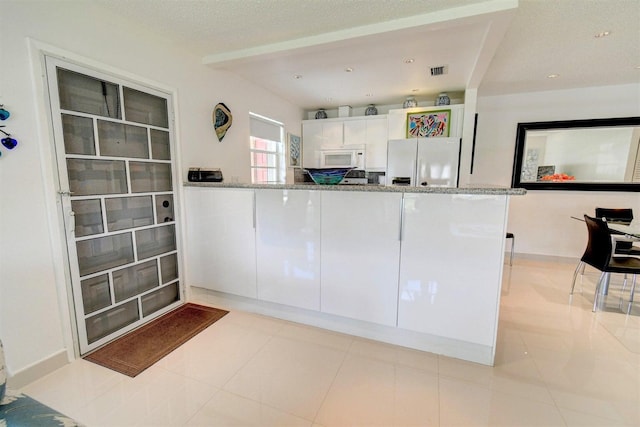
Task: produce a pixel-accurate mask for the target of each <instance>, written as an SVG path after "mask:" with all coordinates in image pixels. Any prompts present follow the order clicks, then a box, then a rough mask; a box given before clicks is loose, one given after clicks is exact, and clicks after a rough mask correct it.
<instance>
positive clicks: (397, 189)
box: [183, 181, 527, 196]
mask: <svg viewBox="0 0 640 427" xmlns="http://www.w3.org/2000/svg"><path fill="white" fill-rule="evenodd" d="M183 185H184V186H185V187H207V188H242V189H258V190H320V191H366V192H380V193H433V194H479V195H483V194H486V195H508V196H522V195H524V194H526V193H527V190H525V189H524V188H508V187H495V186H474V187H461V188H449V187H408V186H386V185H361V184H339V185H318V184H312V183H309V184H306V183H297V184H243V183H237V182H235V183H226V182H188V181H187V182H184V183H183Z"/></svg>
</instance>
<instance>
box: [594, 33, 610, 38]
mask: <svg viewBox="0 0 640 427" xmlns="http://www.w3.org/2000/svg"><path fill="white" fill-rule="evenodd" d="M610 34H611V31H600V32H599V33H597V34H596V35H595V36H594V37H595V38H597V39H601V38H603V37H607V36H608V35H610Z"/></svg>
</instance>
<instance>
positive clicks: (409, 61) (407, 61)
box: [404, 58, 416, 64]
mask: <svg viewBox="0 0 640 427" xmlns="http://www.w3.org/2000/svg"><path fill="white" fill-rule="evenodd" d="M415 61H416V60H415V59H413V58H407V59H405V60H404V63H405V64H413V63H414V62H415Z"/></svg>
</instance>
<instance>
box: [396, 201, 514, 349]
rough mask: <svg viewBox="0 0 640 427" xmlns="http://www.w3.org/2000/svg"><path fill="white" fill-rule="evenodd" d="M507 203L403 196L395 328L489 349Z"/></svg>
mask: <svg viewBox="0 0 640 427" xmlns="http://www.w3.org/2000/svg"><path fill="white" fill-rule="evenodd" d="M506 212H507V196H492V195H468V194H405V195H404V216H403V233H402V235H403V236H402V259H401V261H400V283H399V301H398V327H399V328H402V329H408V330H411V331H416V332H421V333H426V334H431V335H437V336H442V337H447V338H451V339H455V340H460V341H466V342H470V343H476V344H481V345H485V346H490V347H493V346H494V345H495V337H496V328H497V318H498V316H497V313H498V304H499V297H500V282H501V277H502V262H503V257H504V253H503V247H504V246H503V245H504V239H505V219H506Z"/></svg>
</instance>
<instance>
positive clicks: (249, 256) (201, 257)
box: [184, 188, 257, 298]
mask: <svg viewBox="0 0 640 427" xmlns="http://www.w3.org/2000/svg"><path fill="white" fill-rule="evenodd" d="M184 196H185V210H186V216H187V218H189V220H188V221H186V226H187V227H186V228H187V239H186V242H187V253H188V255H187V256H186V257H185V259H186V266H187V274H188V276H187V277H188V278H189V282H190V285H192V286H197V287H201V288H207V289H212V290H214V291H220V292H227V293H230V294H234V295H241V296H244V297H250V298H256V297H257V292H256V240H255V211H254V190H244V189H229V188H221V189H215V190H212V189H210V188H185V192H184Z"/></svg>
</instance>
